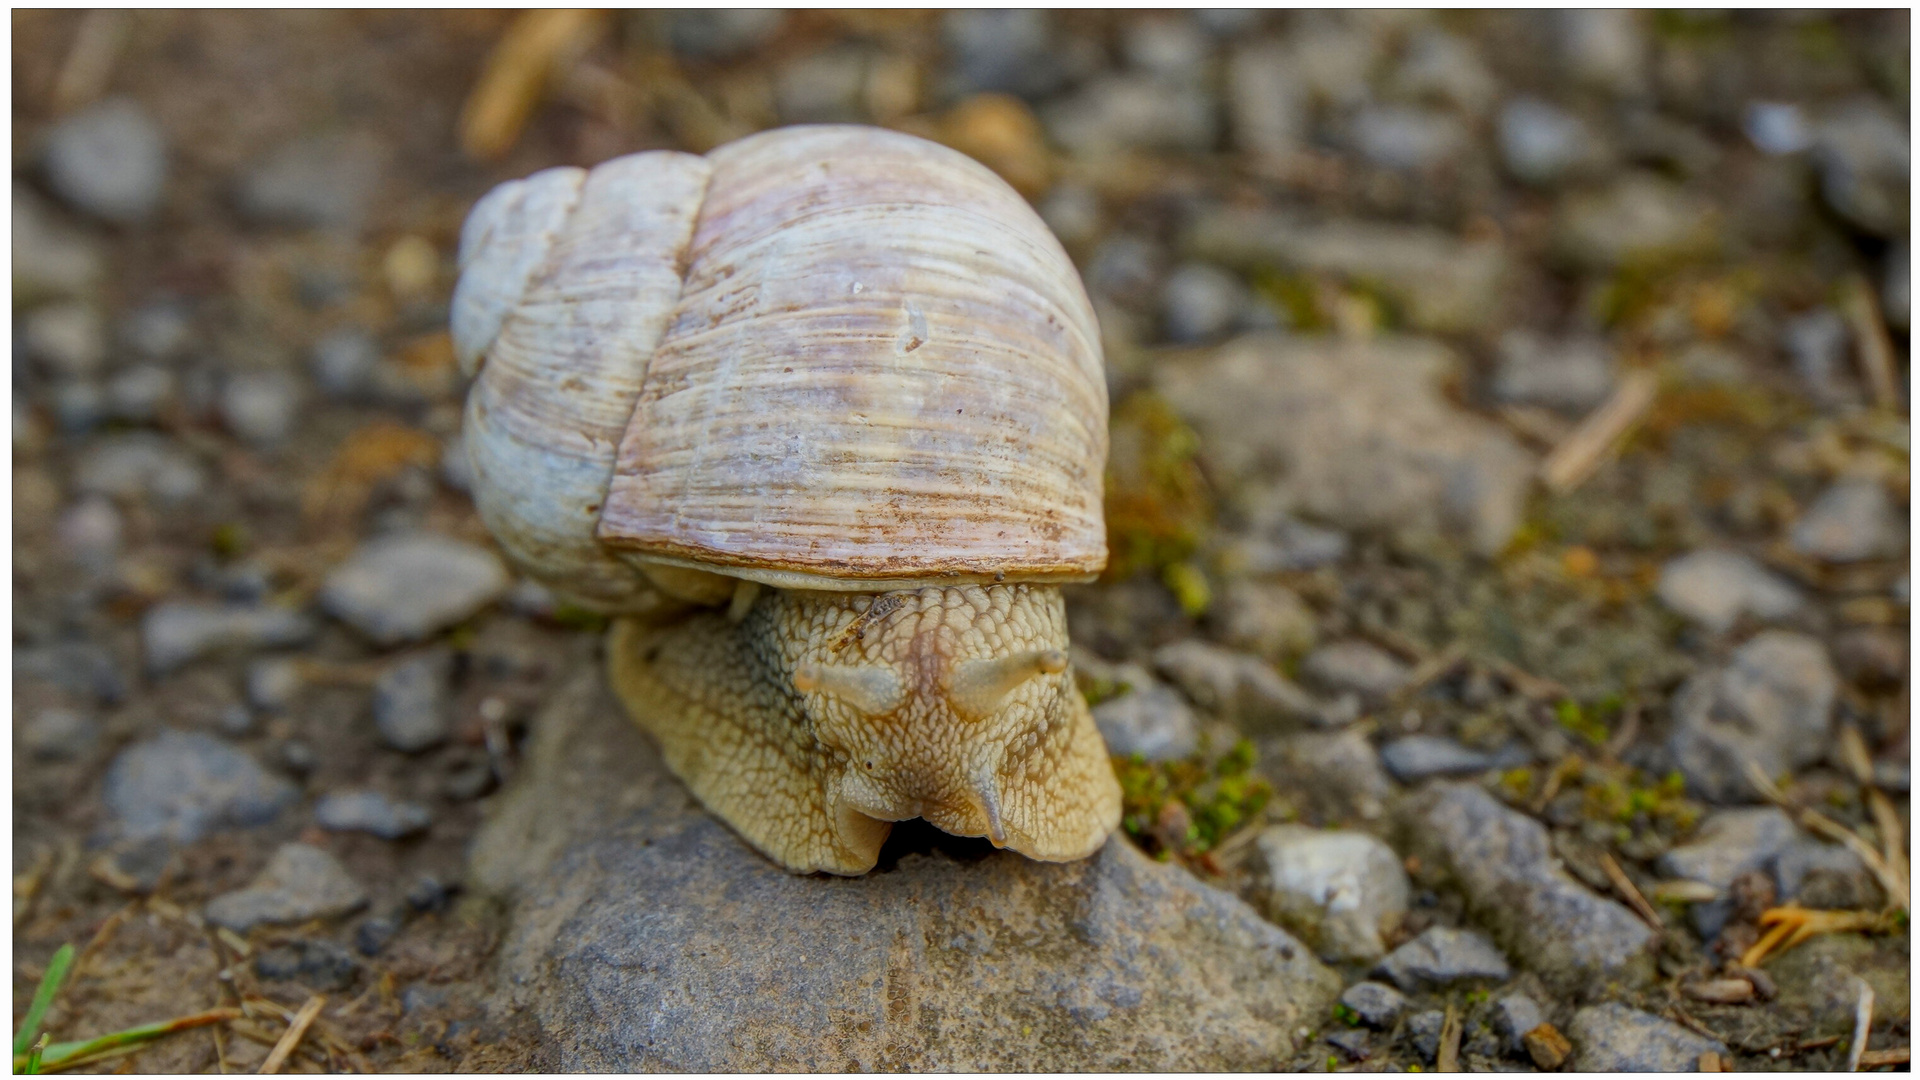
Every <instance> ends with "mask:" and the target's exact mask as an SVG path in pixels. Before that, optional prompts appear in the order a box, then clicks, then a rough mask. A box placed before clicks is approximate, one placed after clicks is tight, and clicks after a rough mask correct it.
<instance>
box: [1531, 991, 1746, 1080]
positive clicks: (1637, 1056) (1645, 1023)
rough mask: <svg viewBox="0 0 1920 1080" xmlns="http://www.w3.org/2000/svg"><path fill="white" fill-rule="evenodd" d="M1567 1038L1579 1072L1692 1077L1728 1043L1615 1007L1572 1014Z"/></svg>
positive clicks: (1596, 1007) (1611, 1004)
mask: <svg viewBox="0 0 1920 1080" xmlns="http://www.w3.org/2000/svg"><path fill="white" fill-rule="evenodd" d="M1567 1035H1568V1037H1569V1038H1570V1039H1571V1040H1572V1042H1573V1054H1574V1057H1573V1068H1574V1069H1575V1071H1578V1072H1693V1071H1695V1070H1696V1069H1697V1068H1698V1067H1699V1063H1700V1055H1701V1054H1704V1053H1706V1052H1708V1051H1709V1050H1711V1051H1713V1052H1714V1053H1717V1054H1719V1055H1721V1056H1722V1057H1725V1056H1726V1054H1727V1047H1726V1044H1725V1043H1722V1042H1720V1041H1718V1040H1716V1039H1708V1038H1705V1037H1703V1036H1700V1035H1695V1034H1694V1033H1693V1032H1691V1031H1688V1030H1687V1029H1686V1028H1683V1027H1681V1026H1680V1025H1679V1024H1676V1023H1673V1022H1672V1021H1670V1020H1662V1019H1661V1018H1659V1017H1657V1016H1654V1015H1653V1014H1651V1013H1644V1012H1641V1011H1640V1010H1639V1009H1632V1008H1628V1007H1627V1006H1625V1005H1622V1004H1620V1003H1619V1002H1617V1001H1609V1002H1607V1003H1606V1004H1605V1005H1592V1006H1589V1007H1587V1008H1584V1009H1581V1010H1580V1011H1579V1012H1576V1013H1574V1014H1573V1023H1572V1024H1571V1025H1570V1026H1569V1028H1568V1031H1567Z"/></svg>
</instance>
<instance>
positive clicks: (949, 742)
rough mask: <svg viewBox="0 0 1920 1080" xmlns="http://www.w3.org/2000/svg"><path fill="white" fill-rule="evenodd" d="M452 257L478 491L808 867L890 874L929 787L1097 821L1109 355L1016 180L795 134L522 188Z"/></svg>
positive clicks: (1050, 847)
mask: <svg viewBox="0 0 1920 1080" xmlns="http://www.w3.org/2000/svg"><path fill="white" fill-rule="evenodd" d="M459 259H460V268H461V270H460V278H459V281H458V284H457V285H456V287H455V291H454V297H453V305H452V312H451V323H452V326H451V330H452V336H453V340H454V344H455V351H456V354H457V356H458V358H459V360H460V363H461V365H462V367H463V370H464V371H465V372H466V373H467V374H468V375H469V376H472V377H473V382H472V384H471V388H470V390H469V394H468V398H467V406H466V414H465V421H464V423H465V426H464V431H463V441H464V443H465V445H466V448H467V453H468V456H469V460H470V464H471V466H472V475H473V484H472V491H473V495H474V501H475V505H476V506H477V508H478V510H479V513H480V516H481V518H482V520H483V521H484V522H485V524H486V525H487V527H488V529H489V530H490V531H491V532H492V533H493V535H494V537H495V538H496V540H497V541H498V542H499V544H500V546H501V547H502V549H503V550H504V551H505V552H506V553H507V555H508V557H509V558H510V559H511V560H512V561H513V562H514V563H516V564H517V565H518V566H519V567H520V569H521V570H523V571H524V572H526V573H527V574H529V575H530V576H532V577H534V578H535V579H537V580H539V581H541V582H542V583H544V584H545V585H547V586H548V587H549V588H550V589H551V590H553V591H554V592H555V593H556V594H557V595H558V596H560V597H562V598H564V599H566V600H569V601H571V602H573V603H576V604H581V605H584V606H587V607H591V608H595V609H598V610H600V611H603V612H606V613H608V614H609V615H611V616H612V617H613V619H614V621H613V626H612V629H611V631H610V633H609V636H608V641H607V650H608V653H607V654H608V660H607V663H608V672H609V678H610V681H611V683H612V685H613V688H614V690H615V692H616V694H617V696H618V697H619V698H620V699H621V701H622V702H623V704H624V705H625V707H626V709H627V711H628V712H629V713H630V714H631V715H632V716H633V718H634V719H635V720H636V721H637V722H638V723H639V724H640V726H641V727H642V728H644V729H645V730H646V731H648V732H649V733H651V734H652V736H653V737H654V738H655V740H656V741H657V742H658V743H659V745H660V747H661V751H662V754H663V757H664V759H665V760H666V762H667V764H668V766H669V767H670V768H671V769H672V770H673V772H674V773H675V774H676V775H677V776H679V777H680V778H681V779H682V780H683V781H684V782H685V783H686V784H687V786H688V787H689V789H690V790H691V791H692V792H693V794H694V795H695V796H696V797H697V798H699V800H700V801H701V802H702V803H703V804H704V805H705V806H706V807H707V809H708V810H709V811H711V812H712V813H714V814H715V815H716V816H718V817H719V818H720V819H722V820H723V821H725V822H726V823H727V824H728V825H730V826H731V827H732V828H733V829H734V830H735V831H736V832H738V833H739V834H740V835H741V836H743V837H744V838H745V839H746V840H747V841H748V842H749V843H750V844H751V845H753V846H754V847H755V848H757V849H758V850H760V851H761V852H762V853H764V854H765V855H767V856H769V857H770V858H772V859H773V860H774V861H776V862H778V863H780V864H782V865H783V866H785V867H786V868H788V869H789V870H792V871H795V872H800V873H807V872H815V871H825V872H828V873H833V874H843V875H857V874H862V873H865V872H866V871H867V870H869V869H871V868H872V867H873V865H874V863H875V861H876V859H877V858H878V855H879V851H880V846H881V843H882V841H883V840H884V839H885V838H886V836H887V835H888V831H889V829H891V827H892V824H891V823H892V822H895V821H903V820H908V819H911V818H915V817H919V818H925V819H926V820H927V821H929V822H930V823H932V824H933V825H935V826H936V827H938V828H940V829H942V830H945V831H946V832H949V833H953V834H956V835H960V836H984V837H987V838H989V839H990V840H991V842H992V843H993V844H994V845H995V846H996V847H1006V848H1011V849H1012V850H1014V851H1017V852H1020V853H1022V854H1024V855H1027V856H1029V857H1032V858H1035V859H1042V860H1052V861H1066V860H1073V859H1079V858H1083V857H1085V856H1087V855H1090V854H1092V853H1093V852H1094V851H1095V850H1097V849H1098V848H1099V847H1100V846H1101V844H1102V843H1103V842H1104V841H1105V839H1106V837H1107V835H1108V833H1110V832H1111V831H1112V830H1113V828H1114V826H1115V825H1117V824H1118V822H1119V817H1120V791H1119V786H1118V784H1117V782H1116V780H1115V778H1114V775H1113V771H1112V766H1111V763H1110V761H1109V759H1108V758H1107V755H1106V750H1105V746H1104V744H1103V743H1102V741H1101V738H1100V734H1099V731H1098V729H1096V728H1095V726H1094V724H1093V720H1092V716H1091V714H1090V712H1089V710H1088V707H1087V704H1086V702H1085V701H1084V700H1083V699H1082V698H1081V696H1080V695H1079V693H1078V692H1077V690H1076V688H1075V685H1074V682H1073V678H1072V674H1071V672H1070V671H1069V670H1068V657H1067V651H1066V650H1067V631H1066V616H1065V607H1064V603H1063V601H1062V599H1061V594H1060V589H1059V586H1060V585H1061V584H1063V583H1067V582H1076V581H1086V580H1090V579H1092V578H1093V577H1094V576H1095V575H1096V574H1098V572H1099V571H1100V570H1101V569H1102V568H1103V567H1104V565H1105V563H1106V557H1107V552H1106V538H1105V530H1104V523H1103V518H1102V514H1101V494H1102V491H1101V485H1102V481H1103V473H1104V468H1105V461H1106V453H1107V394H1106V381H1105V377H1104V374H1103V366H1102V359H1101V352H1100V339H1099V334H1098V331H1097V328H1096V325H1095V322H1094V316H1093V311H1092V307H1091V305H1090V304H1089V302H1088V300H1087V296H1086V292H1085V289H1084V288H1083V286H1082V285H1081V282H1080V279H1079V276H1078V275H1077V274H1076V272H1075V271H1074V268H1073V265H1072V263H1071V262H1070V261H1069V260H1068V258H1067V256H1066V253H1065V252H1064V251H1063V250H1062V249H1061V247H1060V244H1059V242H1058V241H1057V240H1056V239H1055V238H1054V237H1053V235H1052V234H1051V233H1050V232H1048V230H1047V228H1046V226H1045V225H1044V224H1043V223H1042V222H1041V221H1040V219H1039V217H1038V216H1037V215H1036V214H1035V213H1034V212H1033V210H1032V209H1031V208H1030V207H1029V206H1028V205H1027V203H1026V202H1025V201H1024V200H1023V199H1022V198H1021V197H1020V196H1019V195H1018V194H1016V193H1015V192H1014V190H1013V189H1012V188H1010V187H1008V186H1007V185H1006V184H1005V183H1004V182H1002V181H1001V180H1000V179H999V178H998V177H997V176H995V175H994V174H993V173H992V172H991V171H989V170H988V169H986V168H985V167H984V166H981V165H979V164H978V163H976V162H974V161H972V160H971V159H969V158H967V157H965V156H964V155H961V154H959V153H957V152H955V151H952V150H949V149H947V148H945V147H943V146H940V145H937V144H935V143H931V142H927V141H925V140H922V139H918V138H915V137H912V136H908V135H904V134H900V133H896V132H891V131H885V130H881V129H875V128H865V127H857V126H812V127H792V128H782V129H776V130H773V131H768V132H763V133H761V134H758V135H753V136H749V137H747V138H744V139H741V140H739V141H736V142H733V143H729V144H727V145H724V146H721V147H719V148H717V149H715V150H713V151H711V152H709V153H708V154H706V155H704V156H695V155H692V154H684V153H677V152H671V151H650V152H645V153H638V154H633V155H629V156H626V157H621V158H616V159H614V160H611V161H607V162H604V163H602V164H600V165H598V166H596V167H594V168H593V169H591V170H590V171H588V170H581V169H577V168H555V169H548V170H545V171H543V172H539V173H535V174H533V175H532V176H529V177H527V178H526V179H523V180H516V181H511V182H508V183H505V184H502V185H501V186H499V187H497V188H495V189H494V190H493V191H491V192H490V193H488V194H487V195H486V196H485V197H483V198H482V199H481V200H480V201H479V202H478V203H477V204H475V206H474V208H473V210H472V211H471V212H470V214H469V216H468V218H467V221H466V223H465V225H464V226H463V228H462V231H461V237H460V255H459ZM676 611H677V612H678V613H677V614H675V612H676Z"/></svg>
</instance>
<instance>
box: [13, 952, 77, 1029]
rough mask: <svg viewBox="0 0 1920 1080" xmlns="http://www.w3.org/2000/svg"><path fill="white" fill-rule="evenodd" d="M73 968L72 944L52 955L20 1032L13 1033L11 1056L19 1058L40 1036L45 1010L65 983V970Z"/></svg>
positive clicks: (21, 1021)
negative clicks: (34, 1038) (36, 1036)
mask: <svg viewBox="0 0 1920 1080" xmlns="http://www.w3.org/2000/svg"><path fill="white" fill-rule="evenodd" d="M71 967H73V943H72V942H68V943H67V944H65V945H62V946H60V951H59V952H57V953H54V954H53V962H52V963H50V964H48V965H47V973H46V974H45V975H43V976H41V977H40V988H39V989H38V990H35V991H34V992H33V1003H32V1004H30V1005H28V1006H27V1015H26V1016H25V1017H23V1018H21V1020H20V1030H19V1031H16V1032H14V1033H13V1056H14V1057H19V1056H20V1055H22V1054H24V1053H26V1052H27V1048H28V1047H30V1046H32V1045H33V1037H34V1036H35V1035H38V1034H40V1021H42V1020H44V1019H46V1016H47V1009H48V1008H50V1007H52V1005H53V996H54V995H55V994H57V993H59V992H60V984H61V983H63V982H66V981H67V970H68V969H69V968H71Z"/></svg>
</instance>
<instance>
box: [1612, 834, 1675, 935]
mask: <svg viewBox="0 0 1920 1080" xmlns="http://www.w3.org/2000/svg"><path fill="white" fill-rule="evenodd" d="M1600 869H1602V870H1605V871H1606V872H1607V880H1608V881H1611V882H1613V891H1614V892H1617V893H1619V894H1620V898H1621V899H1622V900H1625V901H1626V902H1627V906H1628V907H1630V908H1632V909H1633V913H1634V914H1635V915H1638V916H1640V918H1641V919H1642V920H1644V921H1645V922H1646V924H1647V925H1648V926H1651V927H1653V928H1654V930H1656V931H1664V930H1665V929H1666V925H1665V924H1663V923H1662V922H1661V921H1660V913H1659V912H1657V911H1655V910H1654V909H1653V905H1652V904H1649V903H1647V898H1646V897H1645V896H1643V895H1642V894H1641V892H1640V889H1639V887H1638V886H1636V885H1634V883H1633V879H1632V878H1630V877H1628V876H1627V872H1626V871H1625V870H1622V869H1620V864H1619V863H1617V862H1615V861H1614V859H1613V856H1612V855H1611V854H1609V853H1608V852H1605V851H1603V852H1601V853H1600Z"/></svg>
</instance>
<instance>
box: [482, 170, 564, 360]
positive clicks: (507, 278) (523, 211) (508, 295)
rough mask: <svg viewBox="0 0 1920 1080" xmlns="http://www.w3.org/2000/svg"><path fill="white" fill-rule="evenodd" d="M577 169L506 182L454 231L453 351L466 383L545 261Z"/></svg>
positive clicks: (547, 172) (544, 173)
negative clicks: (456, 268)
mask: <svg viewBox="0 0 1920 1080" xmlns="http://www.w3.org/2000/svg"><path fill="white" fill-rule="evenodd" d="M586 178H587V173H586V170H584V169H574V168H559V169H545V170H542V171H540V172H537V173H534V174H533V175H532V176H529V177H527V178H526V179H525V180H511V181H508V182H507V183H504V184H501V185H500V186H499V187H496V188H494V189H493V190H492V191H490V192H488V193H487V194H486V196H485V197H484V198H482V199H481V200H480V201H479V202H477V203H475V204H474V207H473V210H472V211H471V212H469V213H468V214H467V220H466V223H465V224H464V225H462V226H461V227H460V281H459V283H458V284H456V285H455V286H454V289H453V317H452V320H451V322H452V324H453V325H452V330H453V351H454V355H455V356H457V357H458V358H459V360H460V371H461V374H463V375H467V376H469V377H471V376H472V375H473V373H474V372H475V371H476V370H478V369H479V367H480V360H481V358H482V357H484V356H485V355H486V352H487V350H488V349H489V348H491V347H492V346H493V340H494V338H495V337H497V336H499V333H500V326H501V324H502V323H504V322H505V321H506V319H507V314H508V313H509V312H511V311H512V310H513V308H514V305H516V304H518V303H519V302H520V296H521V294H522V293H523V292H524V291H525V290H526V287H527V278H528V277H529V276H530V275H531V274H532V273H533V271H534V269H535V268H536V267H538V266H539V265H540V264H541V263H542V262H544V261H545V260H546V257H547V252H548V251H549V250H550V249H551V248H552V247H553V242H554V241H555V240H556V239H558V238H559V236H560V230H561V228H563V227H564V226H565V225H566V221H567V216H568V215H569V214H571V213H572V212H573V208H574V206H575V205H576V204H577V203H578V202H579V201H580V185H581V184H582V183H584V182H585V181H586Z"/></svg>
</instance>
